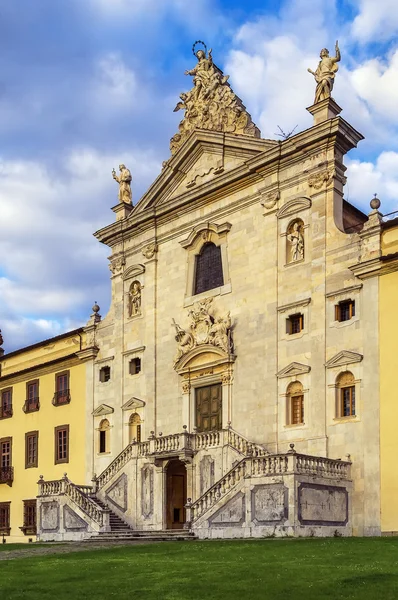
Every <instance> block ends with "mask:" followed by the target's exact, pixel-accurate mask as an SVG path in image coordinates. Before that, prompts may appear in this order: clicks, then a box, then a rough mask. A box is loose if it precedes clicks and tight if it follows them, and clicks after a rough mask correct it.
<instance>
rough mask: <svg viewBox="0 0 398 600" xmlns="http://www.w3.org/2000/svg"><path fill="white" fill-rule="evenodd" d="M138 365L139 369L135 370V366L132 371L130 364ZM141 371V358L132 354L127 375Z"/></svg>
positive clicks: (137, 373)
mask: <svg viewBox="0 0 398 600" xmlns="http://www.w3.org/2000/svg"><path fill="white" fill-rule="evenodd" d="M133 364H135V365H138V366H139V369H138V371H137V368H135V369H136V370H135V371H134V373H133V372H132V365H133ZM141 371H142V359H141V358H140V357H139V356H134V357H133V358H131V359H130V360H129V375H139V374H140V373H141Z"/></svg>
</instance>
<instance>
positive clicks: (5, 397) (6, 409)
mask: <svg viewBox="0 0 398 600" xmlns="http://www.w3.org/2000/svg"><path fill="white" fill-rule="evenodd" d="M8 417H12V388H8V389H7V390H3V391H2V392H1V398H0V419H7V418H8Z"/></svg>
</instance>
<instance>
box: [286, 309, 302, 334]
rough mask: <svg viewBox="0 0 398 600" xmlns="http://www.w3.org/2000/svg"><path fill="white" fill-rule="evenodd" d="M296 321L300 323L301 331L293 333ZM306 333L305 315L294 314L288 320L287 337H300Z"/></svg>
mask: <svg viewBox="0 0 398 600" xmlns="http://www.w3.org/2000/svg"><path fill="white" fill-rule="evenodd" d="M294 321H298V324H299V330H298V331H293V323H294ZM303 331H304V314H303V313H294V314H292V315H289V316H288V317H287V319H286V333H287V335H298V334H299V333H302V332H303Z"/></svg>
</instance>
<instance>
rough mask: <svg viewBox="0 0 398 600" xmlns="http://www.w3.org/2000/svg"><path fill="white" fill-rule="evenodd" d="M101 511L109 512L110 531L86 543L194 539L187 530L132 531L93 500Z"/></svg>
mask: <svg viewBox="0 0 398 600" xmlns="http://www.w3.org/2000/svg"><path fill="white" fill-rule="evenodd" d="M95 502H96V504H98V505H99V506H100V507H101V508H102V509H103V510H105V509H106V510H108V511H109V513H110V514H109V524H110V527H111V530H110V531H106V532H100V533H99V534H98V535H95V536H92V537H91V538H89V539H88V540H87V541H88V542H128V541H137V540H140V541H153V542H163V541H186V540H193V539H196V536H195V534H194V533H192V532H191V531H189V530H188V529H166V530H162V531H138V530H135V529H132V528H131V527H130V525H128V524H127V523H126V522H125V521H123V519H121V518H120V517H118V515H116V514H115V513H114V512H113V511H112V510H111V509H110V508H109V506H107V505H106V504H105V503H104V502H102V501H101V500H99V499H98V498H95Z"/></svg>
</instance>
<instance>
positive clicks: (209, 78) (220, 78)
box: [170, 42, 260, 154]
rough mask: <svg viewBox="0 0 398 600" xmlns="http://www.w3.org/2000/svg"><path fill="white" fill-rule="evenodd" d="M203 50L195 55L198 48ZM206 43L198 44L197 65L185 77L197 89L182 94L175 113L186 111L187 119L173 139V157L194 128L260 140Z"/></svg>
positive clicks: (226, 76) (171, 144)
mask: <svg viewBox="0 0 398 600" xmlns="http://www.w3.org/2000/svg"><path fill="white" fill-rule="evenodd" d="M199 43H200V44H203V46H204V50H202V49H200V50H198V51H197V52H195V47H196V45H197V44H199ZM206 51H207V48H206V46H205V44H204V43H203V42H195V44H194V46H193V53H194V55H195V56H196V58H197V60H198V62H197V64H196V65H195V67H194V68H193V69H189V70H187V71H185V75H190V76H192V77H193V84H194V87H193V89H192V90H191V91H190V92H183V93H182V94H180V101H179V102H178V103H177V105H176V107H175V109H174V112H176V111H178V110H184V111H185V116H184V118H183V120H182V121H181V122H180V124H179V127H178V129H179V131H178V133H177V134H176V135H175V136H174V137H173V138H172V139H171V142H170V149H171V152H172V154H174V153H175V152H176V151H177V150H178V148H179V147H180V146H181V145H182V144H183V142H184V141H185V139H186V138H187V137H188V135H189V134H190V133H191V131H192V130H193V129H194V128H200V129H211V130H213V131H222V132H225V133H240V134H245V135H251V136H254V137H260V131H259V130H258V128H257V127H256V126H255V125H254V123H253V122H252V120H251V117H250V115H249V113H248V112H247V111H246V108H245V106H244V105H243V103H242V101H241V100H240V98H238V97H237V96H236V94H235V93H234V92H233V90H232V88H231V87H230V85H229V83H228V79H229V75H224V74H223V72H222V71H221V70H220V69H219V68H218V67H217V66H216V65H215V64H214V62H213V57H212V51H211V49H210V50H209V51H208V52H207V54H206Z"/></svg>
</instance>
